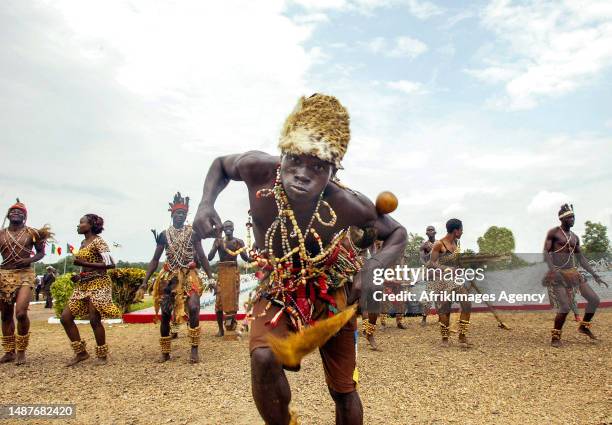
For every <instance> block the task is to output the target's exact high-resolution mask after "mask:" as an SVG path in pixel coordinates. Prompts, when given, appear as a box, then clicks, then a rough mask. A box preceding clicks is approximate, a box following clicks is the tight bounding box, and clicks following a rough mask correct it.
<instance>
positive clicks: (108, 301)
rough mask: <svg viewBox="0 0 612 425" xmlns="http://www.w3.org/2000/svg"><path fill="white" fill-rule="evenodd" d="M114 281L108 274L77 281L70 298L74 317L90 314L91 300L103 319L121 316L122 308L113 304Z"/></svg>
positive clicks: (69, 304) (69, 301)
mask: <svg viewBox="0 0 612 425" xmlns="http://www.w3.org/2000/svg"><path fill="white" fill-rule="evenodd" d="M112 295H113V283H112V281H111V279H110V277H109V276H108V275H106V274H105V275H98V276H95V277H92V278H89V279H87V280H86V281H81V282H77V284H76V287H75V288H74V292H72V295H71V296H70V299H69V300H68V308H69V309H70V313H72V315H73V316H74V317H87V316H88V315H89V301H91V303H92V304H93V306H94V308H95V309H96V310H97V311H98V313H100V315H101V316H102V318H103V319H108V318H115V317H121V310H119V307H117V306H116V305H115V304H113V296H112Z"/></svg>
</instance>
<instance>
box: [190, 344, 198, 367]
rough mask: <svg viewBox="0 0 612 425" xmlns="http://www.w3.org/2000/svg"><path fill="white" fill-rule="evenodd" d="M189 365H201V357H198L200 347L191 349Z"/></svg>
mask: <svg viewBox="0 0 612 425" xmlns="http://www.w3.org/2000/svg"><path fill="white" fill-rule="evenodd" d="M189 363H192V364H195V363H200V356H198V347H191V356H190V357H189Z"/></svg>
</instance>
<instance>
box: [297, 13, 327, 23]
mask: <svg viewBox="0 0 612 425" xmlns="http://www.w3.org/2000/svg"><path fill="white" fill-rule="evenodd" d="M291 19H292V20H293V21H294V22H296V23H298V24H320V23H323V22H329V17H328V16H327V15H326V14H325V13H308V14H304V15H294V16H292V17H291Z"/></svg>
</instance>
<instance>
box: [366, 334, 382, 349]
mask: <svg viewBox="0 0 612 425" xmlns="http://www.w3.org/2000/svg"><path fill="white" fill-rule="evenodd" d="M366 339H367V340H368V343H369V344H370V348H371V349H372V350H374V351H382V350H381V349H380V347H379V346H378V344H377V343H376V339H374V335H366Z"/></svg>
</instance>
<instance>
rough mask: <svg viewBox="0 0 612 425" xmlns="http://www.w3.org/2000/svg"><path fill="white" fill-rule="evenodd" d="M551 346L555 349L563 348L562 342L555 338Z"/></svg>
mask: <svg viewBox="0 0 612 425" xmlns="http://www.w3.org/2000/svg"><path fill="white" fill-rule="evenodd" d="M550 346H551V347H555V348H561V340H560V339H556V338H553V339H552V340H551V341H550Z"/></svg>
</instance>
